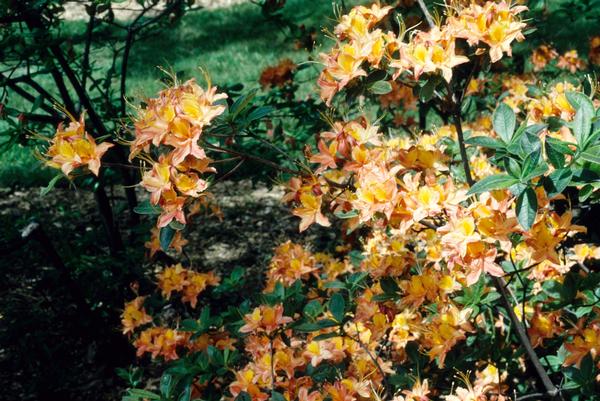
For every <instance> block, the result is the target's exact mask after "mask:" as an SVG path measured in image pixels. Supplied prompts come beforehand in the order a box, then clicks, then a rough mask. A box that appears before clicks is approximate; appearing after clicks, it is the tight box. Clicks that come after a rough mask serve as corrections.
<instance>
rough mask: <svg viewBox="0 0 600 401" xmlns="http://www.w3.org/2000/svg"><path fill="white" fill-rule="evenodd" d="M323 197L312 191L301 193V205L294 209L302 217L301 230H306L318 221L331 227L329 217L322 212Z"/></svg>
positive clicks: (293, 212) (294, 213)
mask: <svg viewBox="0 0 600 401" xmlns="http://www.w3.org/2000/svg"><path fill="white" fill-rule="evenodd" d="M321 202H322V197H321V196H317V195H314V194H313V193H311V192H303V193H302V194H301V195H300V207H297V208H295V209H294V210H293V211H292V214H293V215H294V216H298V217H300V218H301V219H302V220H301V221H300V231H301V232H302V231H304V230H306V229H307V228H308V227H309V226H310V225H311V224H313V223H317V224H319V225H321V226H324V227H329V226H330V225H331V223H330V222H329V219H327V217H325V216H324V215H323V213H321Z"/></svg>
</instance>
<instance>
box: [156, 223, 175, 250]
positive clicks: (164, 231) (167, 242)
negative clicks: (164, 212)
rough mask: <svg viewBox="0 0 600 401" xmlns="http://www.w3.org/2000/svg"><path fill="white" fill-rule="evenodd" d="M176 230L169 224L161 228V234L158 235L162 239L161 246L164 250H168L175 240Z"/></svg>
mask: <svg viewBox="0 0 600 401" xmlns="http://www.w3.org/2000/svg"><path fill="white" fill-rule="evenodd" d="M175 232H176V231H175V230H174V229H173V228H171V227H169V226H166V227H163V228H161V229H160V234H159V235H158V239H159V241H160V247H161V248H162V250H163V251H165V252H166V251H167V249H169V247H170V246H171V242H173V237H175Z"/></svg>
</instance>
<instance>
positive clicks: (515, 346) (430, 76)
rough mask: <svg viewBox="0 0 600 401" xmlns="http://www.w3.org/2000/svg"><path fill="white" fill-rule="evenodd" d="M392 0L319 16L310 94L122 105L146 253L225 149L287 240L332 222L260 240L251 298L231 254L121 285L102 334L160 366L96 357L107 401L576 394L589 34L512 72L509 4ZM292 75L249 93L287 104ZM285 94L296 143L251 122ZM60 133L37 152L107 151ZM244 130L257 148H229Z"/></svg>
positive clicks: (199, 206) (522, 8)
mask: <svg viewBox="0 0 600 401" xmlns="http://www.w3.org/2000/svg"><path fill="white" fill-rule="evenodd" d="M401 3H411V4H409V5H408V6H412V7H413V8H412V11H410V12H409V11H407V12H406V13H405V14H403V12H404V10H405V8H404V7H407V5H405V4H403V5H397V7H392V6H387V5H382V4H373V5H368V6H356V7H354V8H352V9H351V10H350V11H349V12H347V13H346V14H343V15H340V16H339V21H338V24H337V25H336V27H335V29H334V31H333V32H332V33H331V34H332V39H333V42H334V43H333V46H332V47H331V49H330V50H329V51H328V52H326V53H323V54H322V55H321V58H320V61H321V63H322V69H321V72H320V75H319V76H318V79H317V80H316V84H317V87H318V92H319V93H318V97H319V98H320V100H321V102H320V103H317V102H315V101H314V99H313V100H307V101H306V102H307V103H306V104H308V105H309V106H306V105H305V106H301V105H294V103H295V102H298V100H297V99H295V98H294V97H293V96H291V97H290V96H288V97H287V98H286V97H285V95H282V96H279V97H278V96H274V95H273V96H274V97H272V98H269V97H268V96H267V98H266V100H265V99H264V98H263V102H262V103H261V102H258V101H257V99H258V98H257V97H256V92H249V93H243V94H236V97H235V99H232V98H231V97H230V96H229V95H228V94H226V93H224V92H221V91H220V90H219V89H218V88H217V87H215V86H212V85H211V84H210V82H209V81H208V80H207V82H206V84H200V83H198V82H196V81H194V80H190V81H186V82H179V81H178V80H176V79H173V80H172V82H171V83H170V84H169V86H168V87H166V88H165V89H164V90H163V91H161V92H160V93H159V94H158V95H157V96H156V97H154V98H150V99H145V100H144V101H142V102H140V106H139V107H137V109H136V110H135V112H134V113H133V116H132V122H131V126H130V128H131V129H130V132H131V135H130V137H129V138H128V139H127V145H128V146H129V153H130V159H131V160H137V161H138V162H137V163H138V164H137V165H138V166H139V168H140V169H141V171H142V174H141V177H142V178H141V182H140V185H141V186H142V187H143V188H145V189H146V190H147V192H148V193H149V194H148V195H149V199H148V201H146V202H145V203H143V204H142V205H140V206H139V207H138V208H137V211H138V212H139V213H141V214H145V215H150V216H152V217H151V218H152V221H153V222H154V223H155V228H154V229H153V230H152V237H151V239H150V240H149V241H148V243H147V244H146V246H147V247H148V248H149V250H150V256H151V257H152V256H154V255H155V254H156V253H159V252H161V253H165V252H168V253H169V255H171V257H172V258H174V259H175V260H178V259H177V257H178V254H180V253H181V250H182V247H184V246H185V244H186V243H187V240H186V239H185V235H186V225H188V223H189V221H190V219H191V218H201V217H199V216H200V215H206V214H213V215H217V216H218V215H219V210H218V206H217V205H218V199H216V198H215V197H214V195H211V194H210V193H209V192H208V191H209V189H210V186H211V185H213V184H216V181H218V180H217V179H215V174H216V173H217V172H219V170H221V171H223V167H222V166H227V165H229V164H228V163H232V162H233V163H234V164H235V163H237V164H235V166H234V167H233V168H231V171H234V170H236V169H237V168H238V166H239V165H241V163H243V162H245V161H249V160H252V161H255V162H260V163H263V164H266V165H268V166H270V167H273V168H278V169H279V171H281V181H284V182H285V183H284V187H285V194H284V196H283V199H282V201H283V202H284V203H285V204H287V205H289V208H290V213H291V214H292V215H293V216H296V217H297V223H298V228H299V230H300V231H302V232H303V231H305V230H333V231H334V232H335V233H336V234H337V235H336V240H335V241H333V242H332V243H330V244H327V246H325V247H324V246H322V244H321V245H320V246H316V245H315V244H310V243H304V244H300V243H293V242H290V241H288V242H285V243H283V244H281V245H279V246H278V247H277V248H276V249H274V251H273V257H272V259H271V260H270V262H269V263H268V265H267V266H266V273H265V280H264V287H263V288H261V289H255V292H253V293H246V292H242V291H247V290H248V289H247V288H246V287H245V281H246V278H247V277H246V272H245V271H244V269H243V268H236V269H233V270H232V271H203V270H202V269H200V268H198V267H197V266H186V265H185V259H184V258H181V263H177V262H176V261H175V262H174V263H172V264H168V263H167V264H166V265H164V266H163V267H162V268H161V269H160V270H159V271H157V272H155V273H153V276H152V277H151V280H152V281H153V282H154V283H155V284H156V287H155V288H154V289H152V288H144V290H143V291H142V290H140V288H139V287H138V286H133V287H132V288H133V290H134V293H135V296H134V297H132V299H131V300H129V301H127V302H126V304H125V306H124V310H123V314H122V316H121V317H122V323H123V333H124V334H125V335H127V336H129V338H130V339H131V342H132V345H133V347H135V349H136V350H137V355H138V357H139V358H140V364H143V365H144V366H148V365H150V366H152V367H153V368H151V369H150V370H151V371H152V369H154V372H156V369H157V368H158V369H159V371H160V375H159V376H160V379H159V380H157V381H152V380H151V377H152V374H148V375H147V376H144V374H143V373H142V370H141V369H140V368H139V367H131V368H130V369H122V370H120V371H119V375H120V376H121V377H122V378H124V379H125V380H127V382H128V383H129V385H130V387H131V388H130V389H129V390H128V391H127V394H126V395H125V396H124V398H123V399H124V400H125V401H134V400H178V401H187V400H196V399H198V400H221V399H228V400H236V401H266V400H268V399H271V400H273V401H296V400H297V401H364V400H377V401H379V400H393V401H427V400H448V401H466V400H472V401H475V400H477V401H484V400H525V399H532V400H533V399H536V400H537V399H553V400H554V399H556V400H594V399H598V398H599V397H598V395H597V394H600V393H599V390H600V388H599V387H600V386H599V385H598V382H599V380H600V360H599V359H598V357H599V356H598V350H599V348H600V310H599V309H598V300H599V299H600V293H599V285H598V284H599V283H600V271H598V269H597V267H598V264H597V263H598V259H600V248H598V246H597V244H598V234H599V232H598V228H597V226H596V225H595V223H596V222H597V220H595V219H596V218H597V217H598V212H597V210H598V209H597V203H598V200H599V197H600V196H599V191H598V189H599V188H600V101H599V100H598V99H597V95H598V91H597V83H596V82H595V81H594V79H595V78H594V75H593V74H590V72H593V71H594V69H595V68H597V67H596V65H597V64H598V63H599V62H600V57H599V54H600V39H599V38H600V37H592V38H587V39H586V40H589V45H590V46H589V52H588V56H587V57H586V58H582V57H581V56H579V55H578V54H577V52H576V51H566V52H564V53H559V52H558V50H556V49H555V48H554V47H553V46H552V44H551V43H544V44H540V45H539V46H537V45H536V46H532V47H531V48H530V49H529V51H528V52H527V54H526V56H524V55H523V53H521V54H520V55H519V58H520V62H518V63H517V62H516V61H517V60H515V59H513V58H512V56H513V48H514V47H516V46H517V45H518V43H519V42H521V43H526V41H527V40H528V35H529V34H531V33H533V32H532V30H531V29H532V28H535V27H534V26H532V25H533V24H534V21H532V20H527V19H526V18H525V15H527V14H526V13H527V12H528V8H527V6H526V5H522V4H513V3H510V2H506V1H496V2H494V1H487V2H483V1H454V2H447V4H445V5H444V6H443V7H442V6H438V7H437V8H436V9H435V11H434V12H431V11H430V10H428V9H427V8H426V7H425V4H424V3H423V2H421V1H419V2H417V3H416V4H415V3H414V2H401ZM417 12H418V13H419V14H418V15H419V16H420V18H419V21H417V20H416V19H415V18H414V17H415V15H416V14H415V13H417ZM295 68H296V66H294V65H293V63H291V62H289V61H285V60H284V61H283V62H282V63H281V64H280V65H279V66H274V67H272V68H270V69H268V70H265V72H264V73H263V76H262V77H261V83H262V84H263V86H264V87H265V88H271V89H270V90H272V91H279V92H278V93H279V94H280V95H281V94H282V93H283V94H285V93H286V91H287V93H288V94H289V93H290V90H291V92H293V91H294V90H293V89H290V86H289V85H293V82H292V81H293V75H294V71H295ZM596 71H597V70H596ZM286 88H287V89H286ZM271 93H273V92H271ZM281 99H284V100H281ZM285 107H287V108H288V110H292V111H297V112H298V113H301V111H300V110H301V108H302V107H305V108H304V114H303V116H302V119H301V120H298V121H301V125H302V126H303V127H305V128H306V127H308V126H309V123H306V122H305V120H307V119H308V117H307V116H310V115H311V114H312V117H313V119H314V122H313V123H311V124H312V125H310V126H311V127H312V128H313V129H315V131H314V132H310V133H309V135H306V136H305V138H304V140H305V141H306V143H305V144H303V147H302V149H303V151H302V152H301V153H300V152H297V151H295V152H291V151H289V149H286V148H285V147H284V146H285V143H284V144H282V143H279V142H278V141H277V138H276V137H274V136H272V129H273V126H274V122H275V117H274V115H275V114H276V113H277V111H278V109H279V110H281V109H282V108H285ZM307 110H312V112H306V111H307ZM317 111H320V113H318V112H317ZM83 124H84V122H83V120H81V121H79V120H75V119H74V118H73V122H72V123H71V125H69V126H68V128H66V129H65V128H64V126H62V125H61V126H59V129H58V130H57V134H56V136H55V137H54V139H52V144H51V146H50V148H49V149H48V151H47V153H46V155H47V156H46V157H47V158H48V160H49V161H48V164H49V165H51V166H55V167H60V168H62V170H63V172H64V173H65V174H72V171H73V169H76V168H80V167H83V168H84V169H86V168H87V169H88V170H89V171H91V172H92V173H95V174H97V173H98V168H99V166H98V163H99V160H100V158H101V157H102V155H103V153H104V152H106V151H108V152H110V149H109V147H110V145H108V144H106V143H101V144H96V143H95V142H94V141H93V140H91V139H90V137H89V136H87V135H86V134H85V129H84V125H83ZM258 143H260V144H262V145H261V146H266V147H269V148H271V149H275V150H273V152H274V154H277V155H278V156H277V157H274V158H273V159H271V158H266V156H265V155H263V154H261V155H260V156H259V155H257V154H248V153H245V151H246V150H247V149H248V147H250V148H251V149H256V148H253V146H257V144H258ZM282 145H284V146H283V147H282ZM288 145H289V142H288ZM304 145H306V146H304ZM286 152H287V153H286ZM282 153H283V156H282V155H281V154H282ZM263 156H265V157H263ZM290 159H291V160H290ZM202 218H204V217H202ZM155 377H156V375H155Z"/></svg>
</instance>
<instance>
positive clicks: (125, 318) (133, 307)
mask: <svg viewBox="0 0 600 401" xmlns="http://www.w3.org/2000/svg"><path fill="white" fill-rule="evenodd" d="M144 299H145V297H136V298H135V299H134V300H133V301H130V302H127V303H126V304H125V309H124V310H123V314H121V323H122V324H123V334H127V333H132V332H133V331H134V330H135V329H136V328H138V327H140V326H143V325H145V324H147V323H150V322H152V316H150V315H148V314H147V313H146V309H144Z"/></svg>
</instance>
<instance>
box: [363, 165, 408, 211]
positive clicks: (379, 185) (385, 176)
mask: <svg viewBox="0 0 600 401" xmlns="http://www.w3.org/2000/svg"><path fill="white" fill-rule="evenodd" d="M399 170H400V166H397V167H393V168H392V169H389V170H388V168H387V167H386V166H385V165H383V164H382V163H375V162H373V163H369V164H367V165H365V166H363V167H362V168H361V169H360V170H359V171H358V173H357V179H356V200H354V201H353V206H354V207H355V209H357V210H359V211H360V221H361V222H364V221H367V220H369V219H371V218H372V217H373V216H374V215H375V213H378V212H380V213H383V214H384V215H385V216H386V217H387V218H388V219H389V218H390V217H391V214H392V212H393V210H394V206H395V202H396V197H397V195H398V187H397V185H396V177H395V176H396V173H397V172H398V171H399Z"/></svg>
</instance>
